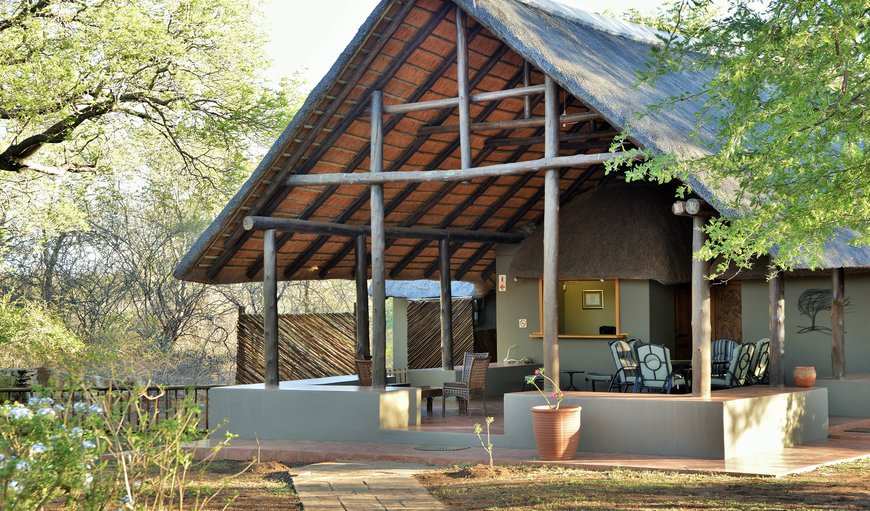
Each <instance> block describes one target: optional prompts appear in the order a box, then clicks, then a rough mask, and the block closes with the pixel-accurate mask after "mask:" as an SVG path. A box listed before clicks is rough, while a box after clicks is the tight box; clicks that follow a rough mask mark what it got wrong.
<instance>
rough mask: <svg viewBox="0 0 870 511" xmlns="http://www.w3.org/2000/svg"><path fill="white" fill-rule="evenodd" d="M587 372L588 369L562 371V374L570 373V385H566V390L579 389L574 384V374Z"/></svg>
mask: <svg viewBox="0 0 870 511" xmlns="http://www.w3.org/2000/svg"><path fill="white" fill-rule="evenodd" d="M585 372H586V371H562V374H567V375H568V386H567V387H565V390H577V387H575V386H574V375H575V374H577V373H585Z"/></svg>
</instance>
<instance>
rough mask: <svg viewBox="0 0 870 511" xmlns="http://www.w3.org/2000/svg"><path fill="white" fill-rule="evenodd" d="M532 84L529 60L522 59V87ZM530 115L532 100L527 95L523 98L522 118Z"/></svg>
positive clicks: (527, 117)
mask: <svg viewBox="0 0 870 511" xmlns="http://www.w3.org/2000/svg"><path fill="white" fill-rule="evenodd" d="M531 84H532V66H530V65H529V61H528V60H525V59H523V87H528V86H529V85H531ZM531 117H532V101H531V98H529V97H528V96H526V97H524V98H523V118H524V119H529V118H531Z"/></svg>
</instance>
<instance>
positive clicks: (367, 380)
mask: <svg viewBox="0 0 870 511" xmlns="http://www.w3.org/2000/svg"><path fill="white" fill-rule="evenodd" d="M354 362H355V363H356V374H357V376H359V386H360V387H371V386H372V360H371V359H368V360H360V359H356V360H354Z"/></svg>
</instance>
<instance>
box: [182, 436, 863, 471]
mask: <svg viewBox="0 0 870 511" xmlns="http://www.w3.org/2000/svg"><path fill="white" fill-rule="evenodd" d="M474 440H475V441H476V440H477V439H476V438H475V439H474ZM213 445H214V441H211V440H203V441H200V442H195V443H194V444H191V446H190V447H189V448H190V449H193V450H194V455H195V457H196V458H197V459H205V458H206V457H208V456H212V455H213V456H214V457H213V458H211V459H227V460H237V461H250V460H252V459H259V460H260V461H280V462H282V463H319V462H326V461H334V460H340V459H357V460H377V461H392V462H401V463H420V464H426V465H454V464H462V465H474V464H477V463H488V457H487V455H486V453H485V452H484V451H483V449H481V448H480V445H479V444H477V445H474V444H472V443H470V442H469V443H467V444H465V445H467V446H469V447H470V448H469V449H464V450H460V451H446V452H438V451H421V450H417V449H416V448H415V446H414V445H403V444H398V445H385V444H380V445H378V444H370V443H347V442H303V441H286V440H264V441H260V442H256V441H253V440H240V439H234V440H232V441H231V442H230V444H229V445H228V446H226V447H224V448H223V449H221V450H220V451H218V452H217V453H216V454H213V451H212V446H213ZM867 457H870V443H868V442H850V441H845V440H822V441H819V442H813V443H811V444H808V445H801V446H797V447H789V448H786V449H784V450H782V451H779V452H774V453H762V454H756V455H750V456H744V457H739V458H732V459H727V460H709V459H702V458H679V457H669V456H644V455H631V454H612V453H588V452H581V453H578V454H577V459H575V460H571V461H561V462H549V461H548V462H542V461H540V460H538V459H537V453H536V452H535V451H533V450H529V449H510V448H496V450H495V452H494V459H495V463H496V464H499V465H540V464H546V465H557V466H564V467H571V468H582V469H586V470H612V469H615V468H622V469H630V470H658V471H666V472H682V473H709V472H713V473H720V474H727V475H736V476H761V477H782V476H786V475H791V474H798V473H802V472H808V471H810V470H815V469H817V468H819V467H823V466H827V465H833V464H837V463H844V462H847V461H853V460H857V459H862V458H867Z"/></svg>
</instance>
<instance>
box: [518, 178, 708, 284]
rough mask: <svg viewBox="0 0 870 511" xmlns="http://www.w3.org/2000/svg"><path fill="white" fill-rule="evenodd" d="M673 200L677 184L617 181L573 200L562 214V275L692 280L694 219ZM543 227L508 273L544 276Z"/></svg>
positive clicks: (525, 243) (664, 281)
mask: <svg viewBox="0 0 870 511" xmlns="http://www.w3.org/2000/svg"><path fill="white" fill-rule="evenodd" d="M673 202H674V188H673V187H670V186H656V185H653V184H647V183H633V184H626V183H623V182H619V181H616V182H613V183H612V184H607V185H603V186H600V187H599V188H598V189H596V190H595V192H594V193H587V194H583V195H581V196H580V197H578V198H576V199H574V200H573V201H572V202H571V203H569V204H567V205H566V206H564V207H562V209H561V211H560V213H559V246H560V250H559V264H558V268H559V277H560V278H568V279H598V278H620V279H653V280H657V281H659V282H661V283H662V284H678V283H683V282H689V281H690V280H691V269H692V222H691V220H690V219H689V218H686V217H678V216H674V215H673V214H672V213H671V204H673ZM543 230H544V229H543V226H541V227H539V228H538V229H536V230H535V231H534V232H533V233H532V234H531V235H529V237H527V238H526V239H525V240H523V242H522V243H521V244H520V246H519V248H518V250H517V252H516V254H515V255H514V258H513V262H512V263H511V267H510V270H509V271H508V275H509V276H517V277H540V276H541V271H542V268H543V264H544V254H543V237H544V234H543Z"/></svg>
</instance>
